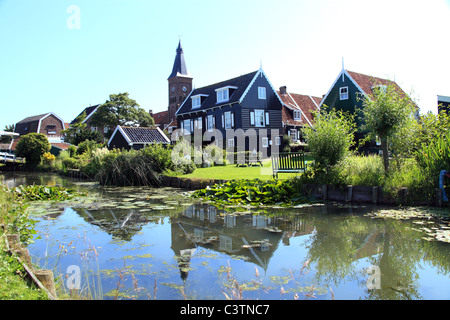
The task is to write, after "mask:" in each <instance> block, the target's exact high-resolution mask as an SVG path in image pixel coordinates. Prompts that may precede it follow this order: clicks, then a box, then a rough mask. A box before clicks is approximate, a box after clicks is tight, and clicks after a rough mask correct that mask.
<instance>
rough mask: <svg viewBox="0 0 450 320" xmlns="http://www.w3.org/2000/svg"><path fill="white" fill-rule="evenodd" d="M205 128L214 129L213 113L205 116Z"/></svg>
mask: <svg viewBox="0 0 450 320" xmlns="http://www.w3.org/2000/svg"><path fill="white" fill-rule="evenodd" d="M206 120H207V121H206V122H207V123H206V128H207V129H208V131H210V132H211V131H213V129H214V116H213V115H209V116H208V117H207V118H206Z"/></svg>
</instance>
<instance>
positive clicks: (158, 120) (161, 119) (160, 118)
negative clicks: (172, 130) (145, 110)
mask: <svg viewBox="0 0 450 320" xmlns="http://www.w3.org/2000/svg"><path fill="white" fill-rule="evenodd" d="M168 116H169V111H168V110H166V111H161V112H158V113H154V114H153V119H154V120H155V124H158V125H161V124H162V125H164V124H167V122H168V121H169V117H168Z"/></svg>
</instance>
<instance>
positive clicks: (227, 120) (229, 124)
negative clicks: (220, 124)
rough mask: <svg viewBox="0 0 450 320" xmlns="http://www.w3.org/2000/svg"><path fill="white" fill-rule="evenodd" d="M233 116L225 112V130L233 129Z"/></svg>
mask: <svg viewBox="0 0 450 320" xmlns="http://www.w3.org/2000/svg"><path fill="white" fill-rule="evenodd" d="M233 122H234V121H233V114H232V113H231V111H227V112H225V114H224V128H225V129H231V128H233V127H234V123H233Z"/></svg>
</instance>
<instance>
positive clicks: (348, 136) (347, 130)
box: [303, 106, 356, 172]
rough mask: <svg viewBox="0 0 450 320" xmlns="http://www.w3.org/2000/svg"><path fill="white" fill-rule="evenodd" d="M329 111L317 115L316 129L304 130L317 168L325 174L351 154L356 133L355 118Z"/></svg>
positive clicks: (340, 112)
mask: <svg viewBox="0 0 450 320" xmlns="http://www.w3.org/2000/svg"><path fill="white" fill-rule="evenodd" d="M327 109H328V107H327V106H324V108H323V109H322V111H321V112H320V113H319V114H317V115H316V117H315V125H314V128H310V127H307V128H305V129H303V132H304V134H305V138H306V142H307V143H308V148H309V150H310V151H311V153H312V155H313V157H314V163H315V164H314V165H315V167H316V168H317V169H319V170H325V172H327V171H329V170H330V169H331V168H332V167H333V166H335V165H336V164H337V163H338V162H339V161H341V160H342V159H344V158H345V157H346V156H347V155H348V154H349V152H350V148H351V147H352V146H353V144H354V139H353V135H354V133H355V131H356V126H355V124H354V119H353V116H351V115H348V114H345V113H343V112H342V111H337V110H334V109H332V110H329V111H326V110H327Z"/></svg>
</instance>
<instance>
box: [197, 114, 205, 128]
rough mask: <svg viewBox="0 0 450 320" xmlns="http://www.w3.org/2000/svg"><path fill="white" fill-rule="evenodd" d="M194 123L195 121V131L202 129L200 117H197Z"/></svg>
mask: <svg viewBox="0 0 450 320" xmlns="http://www.w3.org/2000/svg"><path fill="white" fill-rule="evenodd" d="M196 121H197V126H196V128H197V129H201V128H202V125H203V118H202V117H198V118H197V120H196Z"/></svg>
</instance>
